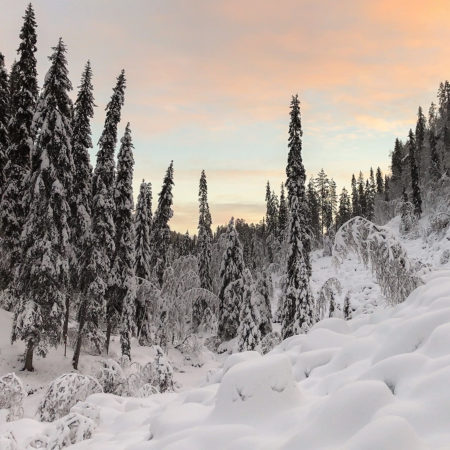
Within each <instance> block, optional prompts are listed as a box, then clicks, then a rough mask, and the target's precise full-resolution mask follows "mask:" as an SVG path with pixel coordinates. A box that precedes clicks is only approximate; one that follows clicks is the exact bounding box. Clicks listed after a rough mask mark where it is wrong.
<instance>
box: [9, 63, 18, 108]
mask: <svg viewBox="0 0 450 450" xmlns="http://www.w3.org/2000/svg"><path fill="white" fill-rule="evenodd" d="M18 80H19V65H18V64H17V61H16V60H14V62H13V63H12V65H11V70H10V71H9V83H8V84H9V90H8V92H9V115H10V117H12V116H13V115H14V114H15V111H16V109H17V107H16V105H15V103H14V99H15V98H17V97H16V92H17V86H18Z"/></svg>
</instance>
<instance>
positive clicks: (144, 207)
mask: <svg viewBox="0 0 450 450" xmlns="http://www.w3.org/2000/svg"><path fill="white" fill-rule="evenodd" d="M148 194H149V190H148V184H147V183H146V182H145V180H142V183H141V186H140V189H139V195H138V199H137V205H136V216H135V236H136V249H135V251H136V260H135V272H136V276H137V277H138V278H142V279H144V280H149V279H150V273H151V271H150V241H149V239H150V223H151V221H150V217H149V216H150V214H149V211H148Z"/></svg>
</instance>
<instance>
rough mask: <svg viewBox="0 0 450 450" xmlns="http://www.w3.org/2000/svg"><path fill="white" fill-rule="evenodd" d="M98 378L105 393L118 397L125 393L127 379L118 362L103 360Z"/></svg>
mask: <svg viewBox="0 0 450 450" xmlns="http://www.w3.org/2000/svg"><path fill="white" fill-rule="evenodd" d="M96 378H97V380H98V382H99V383H100V385H101V386H102V388H103V392H105V393H108V394H116V395H121V394H122V393H123V391H124V387H125V384H126V379H125V375H124V373H123V370H122V367H121V366H120V364H119V363H118V362H117V361H114V360H113V359H106V360H102V361H101V368H100V370H99V371H98V372H97V375H96Z"/></svg>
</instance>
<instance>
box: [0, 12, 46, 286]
mask: <svg viewBox="0 0 450 450" xmlns="http://www.w3.org/2000/svg"><path fill="white" fill-rule="evenodd" d="M23 19H24V23H23V26H22V29H21V32H20V39H21V42H20V45H19V49H18V51H17V52H18V55H19V59H18V61H17V64H16V67H17V69H16V70H15V76H14V78H15V81H14V84H15V88H14V92H13V98H12V99H11V105H12V106H13V108H12V109H11V119H10V122H9V128H8V138H9V147H8V154H7V157H8V162H7V164H6V166H5V168H4V174H5V178H6V184H5V187H4V189H3V195H2V198H1V204H0V235H1V236H2V239H1V242H0V246H1V254H2V260H3V267H5V268H6V270H5V272H4V273H3V274H2V275H3V279H4V280H5V284H9V282H10V281H11V280H12V276H13V268H14V266H15V265H16V264H17V262H18V261H19V255H20V242H19V241H20V235H21V232H22V227H23V224H24V221H25V218H26V215H27V207H26V205H25V204H24V197H25V192H26V190H27V189H28V184H27V179H28V176H29V171H30V161H31V154H32V151H33V139H34V135H33V132H32V123H33V115H34V111H35V108H36V101H37V97H38V85H37V71H36V58H35V56H34V54H35V52H36V21H35V17H34V11H33V7H32V6H31V3H30V4H29V5H28V7H27V9H26V11H25V16H24V18H23Z"/></svg>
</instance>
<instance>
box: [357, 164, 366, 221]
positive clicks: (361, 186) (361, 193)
mask: <svg viewBox="0 0 450 450" xmlns="http://www.w3.org/2000/svg"><path fill="white" fill-rule="evenodd" d="M358 204H359V214H360V216H362V217H367V199H366V185H365V183H364V176H363V173H362V172H359V176H358Z"/></svg>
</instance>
